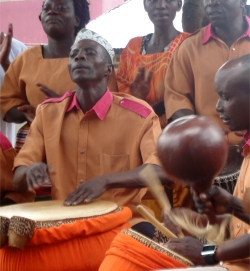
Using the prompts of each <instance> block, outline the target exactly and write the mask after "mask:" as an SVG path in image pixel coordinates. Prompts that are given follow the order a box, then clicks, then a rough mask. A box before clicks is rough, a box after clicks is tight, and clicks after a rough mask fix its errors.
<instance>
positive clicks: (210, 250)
mask: <svg viewBox="0 0 250 271" xmlns="http://www.w3.org/2000/svg"><path fill="white" fill-rule="evenodd" d="M216 249H217V247H216V246H214V245H204V246H203V250H202V251H201V255H202V256H203V258H204V260H205V262H206V263H207V264H208V265H216V264H218V263H219V262H217V261H216V260H215V259H214V253H215V251H216Z"/></svg>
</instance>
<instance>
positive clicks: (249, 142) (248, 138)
mask: <svg viewBox="0 0 250 271" xmlns="http://www.w3.org/2000/svg"><path fill="white" fill-rule="evenodd" d="M243 138H244V140H245V141H246V144H245V145H244V146H243V148H244V147H245V146H246V145H248V146H249V147H250V133H249V132H246V133H245V134H244V135H243Z"/></svg>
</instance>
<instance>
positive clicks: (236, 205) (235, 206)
mask: <svg viewBox="0 0 250 271" xmlns="http://www.w3.org/2000/svg"><path fill="white" fill-rule="evenodd" d="M229 205H230V208H231V210H232V211H231V212H232V214H233V215H234V216H236V217H237V218H239V219H240V220H242V221H244V222H245V223H247V224H250V214H247V213H246V212H245V211H244V208H243V201H242V200H240V199H239V198H236V197H233V196H232V198H231V200H230V202H229Z"/></svg>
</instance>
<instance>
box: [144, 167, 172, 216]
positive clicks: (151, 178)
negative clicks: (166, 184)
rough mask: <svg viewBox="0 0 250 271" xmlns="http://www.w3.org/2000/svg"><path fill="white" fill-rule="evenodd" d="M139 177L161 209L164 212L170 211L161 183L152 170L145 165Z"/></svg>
mask: <svg viewBox="0 0 250 271" xmlns="http://www.w3.org/2000/svg"><path fill="white" fill-rule="evenodd" d="M139 176H140V177H141V178H142V180H143V181H144V182H145V183H146V185H147V186H148V187H150V189H151V192H152V193H153V195H154V197H155V198H156V199H157V201H158V202H159V204H160V206H161V208H162V209H163V210H164V211H166V212H169V211H170V209H171V204H170V202H169V200H168V197H167V196H166V193H165V191H164V189H162V184H161V181H160V180H159V177H158V176H157V174H156V173H155V170H154V168H153V167H152V166H151V165H147V166H146V167H145V168H144V169H143V170H142V171H141V172H140V173H139Z"/></svg>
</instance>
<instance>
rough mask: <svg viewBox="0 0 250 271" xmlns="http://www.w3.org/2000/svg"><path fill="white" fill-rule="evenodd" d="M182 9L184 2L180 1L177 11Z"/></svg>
mask: <svg viewBox="0 0 250 271" xmlns="http://www.w3.org/2000/svg"><path fill="white" fill-rule="evenodd" d="M181 7H182V0H179V1H178V9H177V11H180V10H181Z"/></svg>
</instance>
